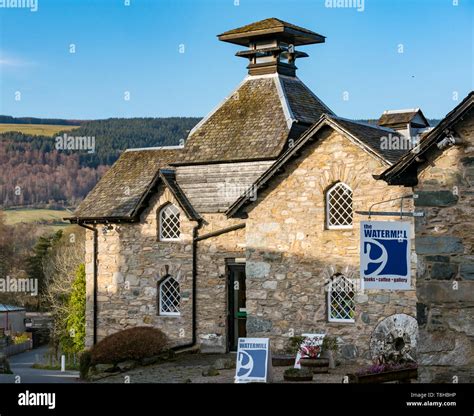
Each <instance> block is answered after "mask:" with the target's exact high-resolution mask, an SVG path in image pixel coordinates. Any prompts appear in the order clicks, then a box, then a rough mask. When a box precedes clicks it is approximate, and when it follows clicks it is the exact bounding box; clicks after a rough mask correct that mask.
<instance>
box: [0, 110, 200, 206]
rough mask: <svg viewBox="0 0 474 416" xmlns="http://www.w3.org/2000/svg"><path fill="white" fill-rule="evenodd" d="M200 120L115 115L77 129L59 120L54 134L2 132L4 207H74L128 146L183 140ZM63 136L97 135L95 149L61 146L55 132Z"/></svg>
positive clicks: (1, 193) (0, 174) (0, 190)
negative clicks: (116, 116) (127, 117)
mask: <svg viewBox="0 0 474 416" xmlns="http://www.w3.org/2000/svg"><path fill="white" fill-rule="evenodd" d="M24 120H28V119H27V118H25V119H24ZM199 120H200V119H199V118H179V117H171V118H134V119H120V118H116V119H107V120H94V121H84V122H82V124H81V126H78V127H77V128H74V129H73V130H71V126H72V125H67V124H64V125H63V127H62V128H60V129H59V131H58V129H57V127H58V126H61V125H57V126H55V130H54V133H53V134H49V135H35V134H32V133H29V134H25V133H20V132H8V133H3V134H0V166H2V169H1V170H0V207H24V206H29V207H45V206H71V205H72V206H74V205H76V204H77V203H78V201H80V200H81V199H82V198H84V196H85V195H87V193H88V192H89V191H90V190H91V189H92V188H93V187H94V185H95V184H96V183H97V181H98V180H99V179H100V177H101V176H102V175H103V174H104V173H105V172H106V170H107V169H108V167H109V166H110V165H112V164H113V163H114V162H115V161H116V160H117V158H118V157H119V156H120V153H121V152H122V151H123V150H125V149H127V148H134V147H155V146H172V145H178V144H181V143H183V141H184V140H185V139H186V137H187V135H188V133H189V131H190V130H191V129H192V128H193V127H194V126H195V125H196V124H197V123H198V122H199ZM63 121H64V120H63ZM9 124H11V123H9ZM18 125H20V124H18ZM26 125H27V124H23V125H22V126H26ZM1 126H2V124H0V129H1ZM30 126H31V127H32V126H33V125H30ZM64 135H66V137H68V136H73V137H87V136H88V137H91V138H92V137H93V138H94V141H93V143H94V149H93V150H94V152H93V153H89V152H88V150H60V149H59V150H58V149H57V148H56V146H55V145H56V137H58V136H60V137H62V136H64Z"/></svg>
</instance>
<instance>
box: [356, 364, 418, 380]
mask: <svg viewBox="0 0 474 416" xmlns="http://www.w3.org/2000/svg"><path fill="white" fill-rule="evenodd" d="M417 377H418V365H417V364H416V363H414V362H411V363H403V364H392V363H383V364H380V363H378V364H373V365H371V366H370V367H367V368H363V369H361V370H359V371H357V372H355V373H354V374H348V378H349V383H363V384H369V383H388V382H393V381H396V382H399V383H410V380H412V379H416V378H417Z"/></svg>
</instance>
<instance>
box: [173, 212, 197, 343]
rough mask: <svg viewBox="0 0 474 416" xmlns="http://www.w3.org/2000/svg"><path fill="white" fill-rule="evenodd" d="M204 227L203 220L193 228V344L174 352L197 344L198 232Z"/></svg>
mask: <svg viewBox="0 0 474 416" xmlns="http://www.w3.org/2000/svg"><path fill="white" fill-rule="evenodd" d="M201 227H202V220H201V219H199V220H198V223H197V225H196V226H195V227H194V228H193V245H192V247H193V249H192V253H193V272H192V273H193V277H192V281H193V289H192V298H193V302H192V340H191V342H189V343H187V344H183V345H178V346H176V347H173V348H171V349H172V350H173V351H181V350H184V349H187V348H192V347H194V346H195V345H196V343H197V335H196V332H197V316H196V310H197V308H196V304H197V301H196V294H197V287H196V286H197V242H198V231H199V229H200V228H201Z"/></svg>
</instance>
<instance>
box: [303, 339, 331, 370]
mask: <svg viewBox="0 0 474 416" xmlns="http://www.w3.org/2000/svg"><path fill="white" fill-rule="evenodd" d="M299 352H300V354H301V359H300V364H301V368H308V369H311V371H312V372H313V373H327V372H328V370H329V360H328V359H327V358H322V357H320V355H321V346H320V345H317V344H316V343H315V341H314V340H313V339H310V338H306V339H305V340H304V341H303V343H302V344H301V346H300V350H299Z"/></svg>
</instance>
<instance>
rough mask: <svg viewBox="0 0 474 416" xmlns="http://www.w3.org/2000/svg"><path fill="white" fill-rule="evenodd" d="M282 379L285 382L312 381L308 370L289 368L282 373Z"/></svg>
mask: <svg viewBox="0 0 474 416" xmlns="http://www.w3.org/2000/svg"><path fill="white" fill-rule="evenodd" d="M283 379H284V380H285V381H312V380H313V373H312V372H311V371H310V370H308V369H301V370H297V369H295V368H290V369H289V370H286V371H285V372H284V373H283Z"/></svg>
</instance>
